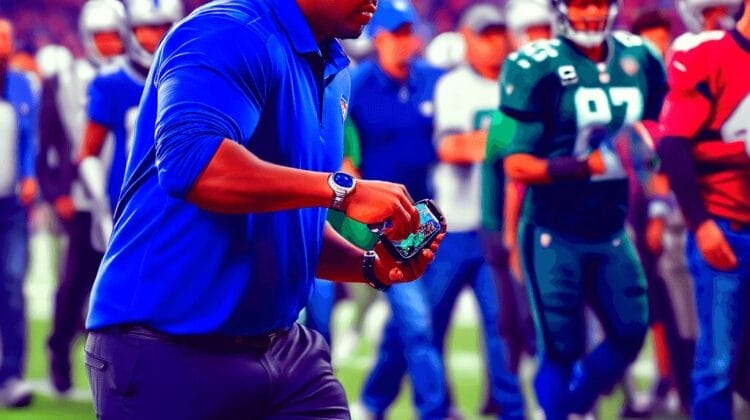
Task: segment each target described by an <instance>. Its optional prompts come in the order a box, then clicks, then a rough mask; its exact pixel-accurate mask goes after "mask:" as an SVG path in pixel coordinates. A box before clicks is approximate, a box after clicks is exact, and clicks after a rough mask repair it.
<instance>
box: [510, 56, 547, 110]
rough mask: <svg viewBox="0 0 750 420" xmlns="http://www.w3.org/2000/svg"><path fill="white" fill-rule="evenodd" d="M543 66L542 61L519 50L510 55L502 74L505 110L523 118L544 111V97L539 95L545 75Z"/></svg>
mask: <svg viewBox="0 0 750 420" xmlns="http://www.w3.org/2000/svg"><path fill="white" fill-rule="evenodd" d="M542 67H544V66H543V64H542V63H535V62H533V61H532V60H530V59H528V58H526V56H525V55H523V54H520V53H518V52H515V53H512V54H511V55H509V56H508V58H507V59H506V60H505V64H503V71H502V73H501V75H500V104H501V107H502V109H503V110H504V111H505V110H507V111H508V112H509V113H511V114H514V116H516V115H518V116H521V117H522V118H523V119H526V118H528V117H531V116H532V115H534V114H537V113H539V112H542V111H543V108H544V106H543V103H542V97H540V96H539V95H538V93H539V87H540V85H541V82H542V80H543V76H544V68H542ZM524 117H526V118H524Z"/></svg>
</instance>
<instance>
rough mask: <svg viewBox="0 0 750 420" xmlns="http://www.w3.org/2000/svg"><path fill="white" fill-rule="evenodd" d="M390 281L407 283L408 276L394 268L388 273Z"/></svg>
mask: <svg viewBox="0 0 750 420" xmlns="http://www.w3.org/2000/svg"><path fill="white" fill-rule="evenodd" d="M388 280H389V281H390V282H391V283H403V282H405V281H406V275H404V272H403V271H401V269H400V268H398V267H393V268H392V269H391V270H390V271H388Z"/></svg>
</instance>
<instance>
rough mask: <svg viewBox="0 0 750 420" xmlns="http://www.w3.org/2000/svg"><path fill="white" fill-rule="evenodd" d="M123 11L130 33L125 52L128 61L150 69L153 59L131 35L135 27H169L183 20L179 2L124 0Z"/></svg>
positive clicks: (179, 0) (178, 0) (169, 0)
mask: <svg viewBox="0 0 750 420" xmlns="http://www.w3.org/2000/svg"><path fill="white" fill-rule="evenodd" d="M125 11H126V14H127V18H128V26H129V28H130V32H129V34H128V39H127V43H126V45H127V50H128V55H129V56H130V59H131V60H133V61H135V62H136V63H138V64H140V65H142V66H144V67H150V66H151V62H152V61H153V59H154V57H153V54H151V53H149V52H148V51H146V49H144V48H143V46H141V44H140V43H139V42H138V39H136V37H135V34H134V33H133V28H134V27H136V26H152V25H153V26H155V25H171V24H174V23H176V22H177V21H179V20H180V19H182V18H183V16H184V14H185V12H184V9H183V6H182V1H181V0H125Z"/></svg>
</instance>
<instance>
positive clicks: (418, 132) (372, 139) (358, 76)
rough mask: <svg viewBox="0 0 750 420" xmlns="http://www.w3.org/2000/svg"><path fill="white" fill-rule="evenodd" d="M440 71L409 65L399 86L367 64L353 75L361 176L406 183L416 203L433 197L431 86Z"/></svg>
mask: <svg viewBox="0 0 750 420" xmlns="http://www.w3.org/2000/svg"><path fill="white" fill-rule="evenodd" d="M442 73H443V71H442V70H440V69H438V68H435V67H432V66H430V65H429V64H427V63H426V62H425V61H423V60H415V61H414V63H412V66H411V71H410V74H409V77H408V79H407V80H406V81H405V82H403V83H399V82H397V81H395V80H393V79H391V78H390V77H389V76H388V75H386V74H385V72H383V70H382V69H381V68H380V66H379V65H378V64H377V61H375V60H374V59H372V60H368V61H365V62H363V63H362V64H360V65H359V66H357V68H355V69H354V70H353V71H352V104H351V113H350V114H351V118H352V121H353V122H354V125H355V126H356V127H357V131H358V134H359V139H360V147H361V149H362V165H361V167H360V170H361V173H362V177H363V178H367V179H379V180H383V181H389V182H396V183H399V184H404V185H405V186H406V189H407V190H408V191H409V193H410V194H411V196H412V198H414V199H415V200H420V199H422V198H431V197H432V192H431V188H430V187H429V181H428V180H429V179H430V176H429V172H430V169H431V168H432V165H434V164H435V162H436V161H437V154H436V152H435V147H434V145H433V141H432V135H433V115H434V105H433V102H432V99H433V93H434V91H435V85H436V83H437V80H438V78H440V76H441V75H442Z"/></svg>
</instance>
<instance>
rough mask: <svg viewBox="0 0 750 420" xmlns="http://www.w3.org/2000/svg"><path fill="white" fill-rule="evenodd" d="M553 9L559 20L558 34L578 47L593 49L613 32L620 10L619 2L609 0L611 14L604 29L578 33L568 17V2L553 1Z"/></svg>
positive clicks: (561, 0) (564, 0) (563, 0)
mask: <svg viewBox="0 0 750 420" xmlns="http://www.w3.org/2000/svg"><path fill="white" fill-rule="evenodd" d="M552 8H553V9H554V11H555V14H556V18H557V32H558V33H559V34H561V35H563V36H564V37H566V38H568V39H570V40H571V41H573V42H574V43H576V44H577V45H580V46H582V47H586V48H591V47H596V46H597V45H600V44H601V43H602V42H604V40H605V39H606V37H607V35H608V34H609V33H611V32H612V25H613V24H614V22H615V19H616V18H617V12H618V11H619V9H620V1H619V0H609V13H608V16H607V20H606V22H605V24H604V27H603V28H602V29H601V30H597V31H578V30H576V29H575V28H574V27H573V25H572V24H571V22H570V18H569V17H568V2H567V0H552Z"/></svg>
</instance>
